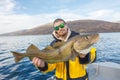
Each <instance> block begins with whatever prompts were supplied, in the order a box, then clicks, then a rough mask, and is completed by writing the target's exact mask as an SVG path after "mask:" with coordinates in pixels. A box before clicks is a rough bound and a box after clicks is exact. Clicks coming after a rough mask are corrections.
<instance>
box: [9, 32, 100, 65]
mask: <svg viewBox="0 0 120 80" xmlns="http://www.w3.org/2000/svg"><path fill="white" fill-rule="evenodd" d="M98 40H99V34H88V35H77V36H75V37H72V38H71V39H69V40H68V41H67V42H65V43H64V44H63V45H62V46H60V47H59V48H56V49H55V48H52V47H50V46H49V48H50V49H49V50H46V51H42V50H40V49H39V48H37V47H36V46H35V45H34V44H31V45H30V46H29V47H28V48H27V50H26V52H25V53H19V52H15V51H11V52H12V53H13V55H14V57H15V59H14V60H15V62H16V63H17V62H19V61H20V60H21V59H23V58H24V57H29V59H30V60H32V59H33V57H38V58H40V59H42V60H44V61H45V62H48V63H56V62H62V61H68V60H74V58H75V57H76V56H78V55H79V54H77V53H76V50H80V51H82V50H84V49H87V48H89V47H91V46H92V45H93V44H94V43H96V42H97V41H98Z"/></svg>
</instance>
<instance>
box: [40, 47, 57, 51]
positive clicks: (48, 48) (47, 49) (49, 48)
mask: <svg viewBox="0 0 120 80" xmlns="http://www.w3.org/2000/svg"><path fill="white" fill-rule="evenodd" d="M49 50H55V49H54V48H53V47H52V46H47V47H46V48H44V49H43V50H42V51H49Z"/></svg>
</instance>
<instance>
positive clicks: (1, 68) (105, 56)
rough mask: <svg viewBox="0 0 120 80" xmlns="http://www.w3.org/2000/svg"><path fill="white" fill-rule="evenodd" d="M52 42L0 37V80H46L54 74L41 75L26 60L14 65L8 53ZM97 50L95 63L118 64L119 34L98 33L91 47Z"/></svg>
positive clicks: (40, 38) (38, 38) (46, 37)
mask: <svg viewBox="0 0 120 80" xmlns="http://www.w3.org/2000/svg"><path fill="white" fill-rule="evenodd" d="M52 40H53V38H52V36H51V35H36V36H2V37H0V80H46V79H47V78H49V77H51V76H52V75H53V73H54V72H50V73H47V74H41V72H40V71H39V70H38V69H36V68H35V66H34V65H33V64H32V62H31V61H29V59H28V58H24V59H23V60H22V61H21V62H19V63H17V64H16V63H15V62H14V57H13V55H12V54H11V53H10V51H18V52H25V50H26V48H27V47H28V46H29V45H30V44H35V45H36V46H38V47H39V48H40V49H43V48H45V46H47V45H49V43H50V42H51V41H52ZM93 46H94V47H96V48H97V60H96V62H106V61H109V62H115V63H118V64H120V33H100V40H99V42H98V43H97V44H95V45H93Z"/></svg>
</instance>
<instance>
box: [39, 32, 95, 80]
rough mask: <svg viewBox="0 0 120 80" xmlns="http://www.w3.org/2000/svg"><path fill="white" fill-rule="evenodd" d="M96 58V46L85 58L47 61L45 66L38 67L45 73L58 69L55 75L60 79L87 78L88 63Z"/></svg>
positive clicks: (85, 79) (78, 79)
mask: <svg viewBox="0 0 120 80" xmlns="http://www.w3.org/2000/svg"><path fill="white" fill-rule="evenodd" d="M72 33H74V32H72ZM73 36H74V35H73ZM57 42H60V41H57ZM57 42H56V43H57ZM54 43H55V42H54ZM95 59H96V48H91V50H90V52H89V53H88V54H87V55H86V56H85V58H80V57H79V56H78V57H76V58H75V60H74V61H72V60H69V61H67V62H58V63H54V64H50V63H45V67H44V68H38V69H40V70H41V71H42V72H44V73H47V72H50V71H53V70H56V71H55V76H56V78H57V79H58V80H68V79H71V80H72V79H74V80H87V73H86V64H88V63H91V62H93V61H95Z"/></svg>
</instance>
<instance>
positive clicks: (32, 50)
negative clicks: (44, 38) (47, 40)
mask: <svg viewBox="0 0 120 80" xmlns="http://www.w3.org/2000/svg"><path fill="white" fill-rule="evenodd" d="M39 52H40V50H39V48H37V47H36V46H35V45H34V44H31V45H30V46H29V47H28V48H27V50H26V53H27V54H29V53H33V54H38V53H39ZM29 59H30V60H31V61H32V60H33V57H32V56H29Z"/></svg>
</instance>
